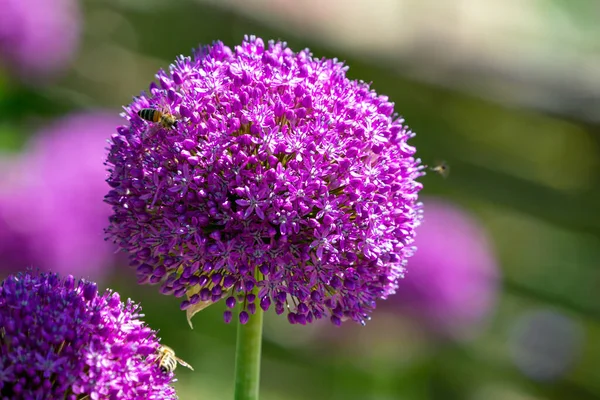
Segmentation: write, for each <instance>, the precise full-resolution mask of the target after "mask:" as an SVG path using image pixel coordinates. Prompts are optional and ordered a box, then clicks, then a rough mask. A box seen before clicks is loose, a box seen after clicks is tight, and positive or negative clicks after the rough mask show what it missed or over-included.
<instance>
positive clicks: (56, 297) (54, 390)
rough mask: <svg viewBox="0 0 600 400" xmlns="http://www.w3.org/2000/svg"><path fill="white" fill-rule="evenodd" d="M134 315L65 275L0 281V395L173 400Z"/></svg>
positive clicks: (152, 335)
mask: <svg viewBox="0 0 600 400" xmlns="http://www.w3.org/2000/svg"><path fill="white" fill-rule="evenodd" d="M140 312H141V308H140V306H139V305H137V304H135V303H133V302H132V301H131V300H128V301H127V302H126V303H122V302H121V299H120V297H119V294H118V293H114V292H111V291H110V290H107V291H106V292H105V293H104V294H102V295H100V294H99V293H98V288H97V286H96V284H95V283H93V282H88V281H83V280H80V281H79V282H77V281H76V280H75V279H74V278H73V276H71V275H69V276H67V277H66V278H64V279H60V278H59V276H58V274H50V273H41V274H32V273H29V272H28V273H19V274H17V275H11V276H9V277H8V278H6V279H5V280H4V281H3V282H2V283H1V284H0V326H1V327H2V329H0V397H2V398H4V399H8V398H11V399H17V398H19V399H42V398H43V399H63V398H64V399H83V398H90V399H100V398H102V399H117V398H118V399H161V400H162V399H175V398H177V397H176V395H175V390H174V389H173V388H172V387H171V386H170V383H171V382H172V380H173V374H172V373H165V372H163V371H161V369H160V368H159V366H158V363H157V362H156V361H157V360H156V357H155V354H156V352H157V351H158V348H159V345H160V344H159V339H158V338H157V336H156V332H154V331H153V330H152V329H150V328H149V327H147V326H146V325H145V324H144V322H143V321H142V320H140V317H143V315H142V314H140Z"/></svg>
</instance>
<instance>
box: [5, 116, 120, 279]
mask: <svg viewBox="0 0 600 400" xmlns="http://www.w3.org/2000/svg"><path fill="white" fill-rule="evenodd" d="M118 122H119V121H118V118H116V117H114V116H113V115H112V114H105V113H101V112H98V113H89V114H77V115H72V116H69V117H67V118H64V119H62V120H60V121H58V122H56V123H55V124H54V125H52V126H50V127H48V128H46V129H45V130H43V131H41V132H39V133H38V134H37V135H35V136H34V138H33V140H32V141H31V142H30V143H29V146H28V147H27V149H26V150H25V153H24V154H23V155H22V156H21V159H20V160H18V161H15V162H14V164H13V165H12V166H11V168H10V169H9V170H6V171H3V174H11V173H12V174H16V175H18V179H10V181H11V182H9V183H7V184H6V185H1V184H0V185H1V186H0V237H6V238H8V239H7V240H11V241H15V242H18V246H16V247H15V246H12V245H10V244H7V243H4V244H0V255H1V256H2V257H3V263H4V267H3V268H4V269H7V270H12V271H14V270H19V269H23V268H26V267H28V266H31V265H36V266H39V267H40V268H42V269H47V270H51V271H55V272H59V273H61V274H73V275H76V276H80V277H87V278H90V279H93V280H97V279H102V278H103V277H105V275H107V274H108V273H109V272H110V267H111V266H112V264H113V263H114V262H115V254H114V253H115V250H116V248H115V246H114V245H113V244H111V243H107V242H106V241H105V240H104V227H105V226H106V220H107V218H108V217H109V215H110V207H109V206H108V205H107V204H106V203H104V202H103V197H104V195H105V194H106V190H107V188H108V186H107V185H106V182H105V179H106V175H107V174H106V171H105V168H104V166H103V160H104V158H105V156H106V146H107V139H109V138H110V134H111V132H113V131H114V129H115V127H116V126H117V125H118ZM15 170H16V171H17V172H11V171H15ZM7 254H9V255H7ZM10 254H12V256H10ZM6 257H8V258H9V260H6ZM15 258H16V259H15Z"/></svg>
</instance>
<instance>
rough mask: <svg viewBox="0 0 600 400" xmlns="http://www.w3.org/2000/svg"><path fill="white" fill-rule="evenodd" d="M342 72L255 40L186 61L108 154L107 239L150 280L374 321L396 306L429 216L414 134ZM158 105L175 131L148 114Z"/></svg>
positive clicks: (185, 305)
mask: <svg viewBox="0 0 600 400" xmlns="http://www.w3.org/2000/svg"><path fill="white" fill-rule="evenodd" d="M346 71H347V67H345V66H344V65H343V64H342V63H340V62H338V61H337V60H335V59H334V60H330V59H315V58H313V57H312V55H311V53H310V52H308V51H307V50H305V51H300V52H298V53H294V52H293V51H292V50H290V49H289V48H287V47H286V44H285V43H281V42H269V43H268V45H267V46H265V44H264V43H263V41H262V40H261V39H258V38H254V37H246V39H245V40H244V41H243V43H242V44H241V45H240V46H236V47H235V48H234V49H233V50H232V49H230V48H228V47H226V46H225V45H223V43H220V42H217V43H214V44H213V45H212V46H207V47H203V48H201V49H200V50H199V51H197V52H196V53H195V54H194V56H193V57H183V56H182V57H180V58H178V59H177V61H176V62H175V64H174V65H172V66H171V67H170V70H169V72H164V71H160V72H159V73H158V75H157V78H158V84H155V83H153V84H151V86H150V90H149V93H142V95H141V96H139V97H137V98H136V99H135V100H134V102H133V103H132V104H130V105H129V106H128V107H126V108H125V113H124V116H125V118H126V119H127V120H128V124H127V125H126V126H122V127H120V128H119V129H118V132H117V133H115V134H114V135H113V137H112V144H111V147H110V153H109V156H108V162H107V164H108V166H109V171H110V177H109V178H108V183H109V184H110V185H111V187H112V190H111V191H110V193H109V194H108V195H107V197H106V201H107V202H108V203H109V204H111V205H112V206H113V212H114V214H113V216H112V217H111V220H110V221H111V224H110V226H109V228H108V230H107V232H108V235H109V237H110V238H111V239H112V240H114V241H115V242H116V243H117V244H118V245H119V246H120V247H121V248H122V249H124V250H126V251H128V252H129V253H131V254H132V264H133V265H135V266H137V273H138V276H139V282H140V283H151V284H157V283H160V284H161V287H160V291H161V292H162V293H164V294H173V295H175V296H176V297H183V296H186V299H184V300H183V301H182V304H181V306H182V309H187V310H188V313H189V312H190V310H191V313H192V314H193V312H195V311H197V310H199V309H201V308H202V307H204V306H205V305H206V304H210V303H212V302H215V301H218V300H220V299H222V298H226V304H227V307H228V310H227V311H226V312H225V319H226V321H229V320H230V319H231V318H232V313H231V311H230V309H232V308H233V307H234V306H235V305H236V304H237V303H241V304H242V311H241V312H240V315H239V318H240V321H241V322H242V323H244V322H246V321H247V320H248V318H249V314H252V313H253V312H254V311H255V310H256V307H257V305H258V306H260V307H261V308H262V309H263V310H267V309H269V308H270V307H271V306H273V307H274V308H275V311H276V312H277V313H278V314H282V313H284V312H286V313H287V316H288V319H289V321H290V322H291V323H300V324H305V323H309V322H311V321H313V320H315V319H319V318H323V317H329V318H330V319H331V321H332V322H333V323H334V324H340V323H341V321H343V320H345V319H352V320H355V321H357V322H360V323H364V321H365V320H366V319H368V314H369V313H370V312H371V311H372V310H373V309H374V307H375V300H376V299H378V298H386V297H387V296H388V295H390V294H392V293H394V291H395V289H396V287H397V280H398V279H399V278H400V277H401V276H402V274H403V270H404V265H405V262H406V259H407V257H409V256H410V255H411V253H412V252H413V247H412V242H413V240H414V235H415V227H416V226H417V225H418V224H419V221H420V213H419V205H418V203H417V194H418V191H419V190H420V188H421V185H420V184H419V183H418V182H416V181H415V179H416V178H418V177H419V176H421V175H422V174H423V172H422V167H421V166H420V163H419V160H417V159H415V158H414V157H413V155H414V153H415V149H414V148H413V147H411V146H410V145H408V144H407V140H408V139H409V138H411V137H412V136H413V133H412V132H411V131H410V130H408V128H407V127H406V126H405V125H404V124H403V120H402V119H400V118H399V117H398V116H397V115H395V114H394V105H393V103H391V102H390V101H389V100H388V98H387V97H386V96H380V95H377V93H375V92H374V91H373V90H371V89H370V88H369V85H368V84H366V83H364V82H357V81H352V80H349V79H348V78H347V77H346ZM143 108H153V109H155V110H157V111H160V112H162V113H168V114H172V115H173V116H175V118H176V119H177V120H178V123H177V125H176V126H174V127H167V126H163V125H161V124H160V123H159V122H157V123H154V122H148V121H146V120H143V119H141V118H140V117H139V116H138V111H139V110H141V109H143Z"/></svg>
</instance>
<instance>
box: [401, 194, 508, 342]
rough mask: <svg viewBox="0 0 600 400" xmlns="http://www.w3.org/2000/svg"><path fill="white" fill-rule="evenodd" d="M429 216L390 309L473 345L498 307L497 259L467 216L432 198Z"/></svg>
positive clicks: (428, 203)
mask: <svg viewBox="0 0 600 400" xmlns="http://www.w3.org/2000/svg"><path fill="white" fill-rule="evenodd" d="M424 212H425V218H424V220H423V223H422V225H421V227H420V228H419V236H418V239H417V240H416V242H415V245H416V246H417V247H418V249H419V251H417V253H416V254H415V256H414V257H413V258H412V259H411V260H410V263H409V264H410V265H409V269H408V272H407V274H406V276H405V278H404V279H403V280H402V281H401V282H400V287H399V289H398V294H397V295H396V296H394V297H392V299H391V300H392V304H390V306H398V305H400V306H401V308H402V309H403V310H406V311H407V313H409V314H412V315H414V316H416V317H417V318H419V319H420V320H421V321H423V322H425V323H426V324H428V325H429V326H430V327H431V328H433V329H434V331H436V332H438V333H441V334H446V335H449V336H452V337H455V338H456V339H468V338H470V337H472V335H474V334H475V333H476V332H477V327H478V325H479V324H481V323H482V322H484V319H485V317H486V316H487V315H488V314H489V313H490V312H491V310H492V309H493V307H494V305H495V300H496V295H497V292H498V274H499V271H498V268H497V265H496V259H495V257H494V254H493V252H492V249H491V246H490V244H489V242H488V238H487V236H486V234H485V232H484V230H483V228H482V227H481V225H480V224H479V222H477V221H476V220H475V219H474V218H473V217H472V216H470V215H468V214H467V213H466V212H465V211H463V210H461V209H460V208H458V207H457V206H455V205H453V204H451V203H449V202H445V201H441V200H434V199H431V198H430V199H426V200H425V201H424Z"/></svg>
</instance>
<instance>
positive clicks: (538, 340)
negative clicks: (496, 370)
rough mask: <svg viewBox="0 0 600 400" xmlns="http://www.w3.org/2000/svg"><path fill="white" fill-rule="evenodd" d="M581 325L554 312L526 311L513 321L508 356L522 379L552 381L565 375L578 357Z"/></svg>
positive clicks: (579, 353) (581, 343)
mask: <svg viewBox="0 0 600 400" xmlns="http://www.w3.org/2000/svg"><path fill="white" fill-rule="evenodd" d="M583 341H584V330H583V329H582V326H581V323H579V321H576V320H574V319H572V318H570V317H569V316H567V315H565V314H562V313H560V312H558V311H556V310H551V309H541V310H534V311H529V312H526V313H524V314H522V315H521V316H519V318H518V319H517V321H516V323H515V325H514V326H513V328H512V330H511V334H510V340H509V347H510V355H511V358H512V359H513V362H514V363H515V364H516V366H517V367H518V368H519V369H520V370H521V372H523V373H524V374H525V375H527V376H529V377H530V378H531V379H534V380H536V381H543V382H548V381H554V380H557V379H560V378H561V377H563V376H564V375H566V374H567V373H568V372H569V371H570V370H571V369H572V368H573V367H574V366H575V365H576V362H577V361H578V359H579V357H580V356H581V353H582V351H581V350H582V348H583Z"/></svg>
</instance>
